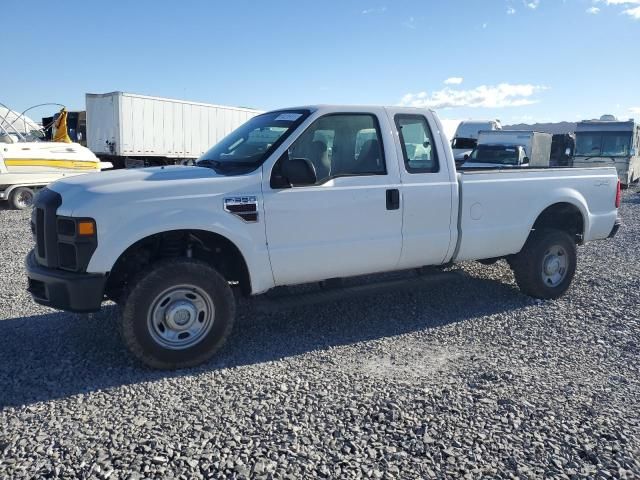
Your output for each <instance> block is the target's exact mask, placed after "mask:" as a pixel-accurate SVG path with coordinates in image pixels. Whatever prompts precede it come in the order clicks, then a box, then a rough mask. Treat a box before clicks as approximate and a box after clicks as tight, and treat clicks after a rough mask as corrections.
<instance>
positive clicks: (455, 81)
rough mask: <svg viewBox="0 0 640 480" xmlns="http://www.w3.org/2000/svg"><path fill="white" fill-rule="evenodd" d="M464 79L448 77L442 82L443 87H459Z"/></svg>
mask: <svg viewBox="0 0 640 480" xmlns="http://www.w3.org/2000/svg"><path fill="white" fill-rule="evenodd" d="M463 80H464V79H463V78H462V77H449V78H447V79H446V80H445V81H444V84H445V85H460V84H461V83H462V81H463Z"/></svg>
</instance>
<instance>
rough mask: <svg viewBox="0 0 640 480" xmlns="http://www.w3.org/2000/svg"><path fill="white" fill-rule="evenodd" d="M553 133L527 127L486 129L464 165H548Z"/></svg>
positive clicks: (467, 166) (490, 166)
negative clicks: (530, 129)
mask: <svg viewBox="0 0 640 480" xmlns="http://www.w3.org/2000/svg"><path fill="white" fill-rule="evenodd" d="M551 139H552V135H550V134H548V133H541V132H531V131H527V130H499V131H483V132H480V133H479V134H478V145H477V147H476V148H475V149H474V150H473V152H471V155H469V156H468V157H467V158H466V159H465V162H464V164H463V167H464V168H513V167H548V166H549V156H550V154H551Z"/></svg>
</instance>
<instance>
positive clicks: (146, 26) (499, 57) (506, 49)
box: [0, 0, 640, 124]
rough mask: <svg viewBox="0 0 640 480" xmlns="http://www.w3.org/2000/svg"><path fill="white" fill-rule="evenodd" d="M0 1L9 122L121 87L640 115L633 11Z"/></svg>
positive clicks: (457, 112)
mask: <svg viewBox="0 0 640 480" xmlns="http://www.w3.org/2000/svg"><path fill="white" fill-rule="evenodd" d="M2 3H3V4H4V5H3V8H2V20H3V21H2V25H3V27H2V29H0V45H3V46H4V48H3V49H2V62H1V65H2V66H1V67H0V69H1V73H0V102H2V103H4V104H6V105H7V106H9V107H11V108H13V109H15V110H17V111H23V110H25V109H27V108H28V107H30V106H32V105H36V104H39V103H44V102H55V103H60V104H64V105H66V106H67V108H68V109H69V110H83V109H84V94H85V93H106V92H111V91H125V92H131V93H139V94H145V95H152V96H161V97H170V98H179V99H185V100H193V101H200V102H206V103H215V104H222V105H235V106H246V107H252V108H258V109H261V110H268V109H275V108H282V107H288V106H298V105H306V104H319V103H340V104H341V103H346V104H384V105H413V106H424V107H429V108H433V109H435V110H436V111H437V112H438V114H439V115H440V116H441V117H442V118H444V119H457V120H461V119H487V118H498V119H500V120H501V121H502V122H503V123H504V124H509V123H520V122H525V123H532V122H535V121H539V122H548V121H561V120H566V121H576V120H580V119H585V118H595V117H599V116H600V115H602V114H604V113H610V114H614V115H616V116H618V117H619V118H623V119H627V118H632V117H636V118H638V119H640V60H639V58H640V0H448V1H446V2H443V1H440V0H393V1H391V0H342V1H338V0H335V1H332V0H325V1H323V2H317V1H307V0H297V1H295V0H272V1H270V2H259V1H249V0H234V1H215V0H182V1H180V2H176V1H171V2H169V1H167V0H156V1H150V0H129V1H126V2H125V1H121V0H109V1H106V0H93V1H89V2H88V1H86V0H83V1H76V0H59V1H57V2H51V1H41V0H31V1H29V2H25V1H21V0H2ZM54 110H55V109H53V107H41V108H39V109H34V110H32V111H31V112H30V113H29V114H28V115H30V116H32V117H33V118H35V119H39V118H40V117H42V116H48V115H50V114H52V113H53V112H54Z"/></svg>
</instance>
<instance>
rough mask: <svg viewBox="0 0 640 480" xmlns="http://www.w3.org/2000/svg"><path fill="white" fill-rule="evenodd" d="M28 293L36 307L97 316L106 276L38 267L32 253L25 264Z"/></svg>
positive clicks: (102, 297)
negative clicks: (40, 306) (94, 313)
mask: <svg viewBox="0 0 640 480" xmlns="http://www.w3.org/2000/svg"><path fill="white" fill-rule="evenodd" d="M25 266H26V268H27V277H28V278H29V287H28V289H27V290H28V291H29V293H31V296H32V297H33V299H34V300H35V301H36V302H37V303H39V304H40V305H45V306H47V307H52V308H57V309H59V310H66V311H69V312H82V313H84V312H97V311H98V310H100V306H101V305H102V300H103V299H104V288H105V285H106V283H107V277H106V275H102V274H98V273H76V272H67V271H63V270H58V269H53V268H47V267H43V266H41V265H39V264H38V263H37V262H36V259H35V253H34V252H33V251H31V252H29V254H28V255H27V258H26V260H25Z"/></svg>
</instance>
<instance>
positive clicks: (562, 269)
mask: <svg viewBox="0 0 640 480" xmlns="http://www.w3.org/2000/svg"><path fill="white" fill-rule="evenodd" d="M576 262H577V258H576V244H575V242H574V241H573V239H572V238H571V236H570V235H569V234H567V233H565V232H562V231H560V230H541V231H535V232H533V233H532V234H531V236H530V237H529V239H528V240H527V243H526V244H525V246H524V248H523V249H522V251H521V252H520V253H518V254H517V255H516V256H515V257H514V258H512V259H511V260H510V262H509V263H510V265H511V268H512V270H513V273H514V275H515V278H516V283H517V284H518V287H519V288H520V290H521V291H522V292H523V293H525V294H527V295H529V296H531V297H534V298H542V299H553V298H558V297H560V296H561V295H563V294H564V293H565V292H566V291H567V290H568V289H569V286H570V285H571V281H572V280H573V276H574V274H575V271H576Z"/></svg>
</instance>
